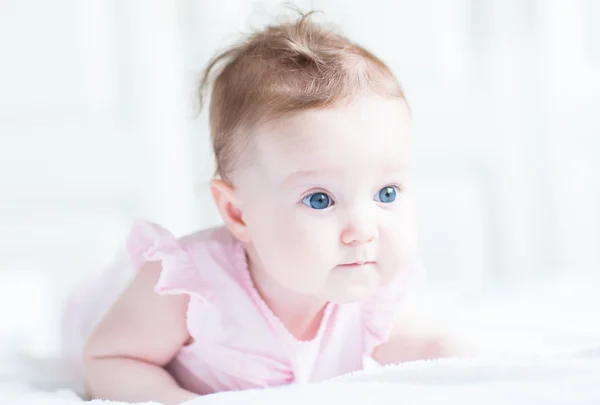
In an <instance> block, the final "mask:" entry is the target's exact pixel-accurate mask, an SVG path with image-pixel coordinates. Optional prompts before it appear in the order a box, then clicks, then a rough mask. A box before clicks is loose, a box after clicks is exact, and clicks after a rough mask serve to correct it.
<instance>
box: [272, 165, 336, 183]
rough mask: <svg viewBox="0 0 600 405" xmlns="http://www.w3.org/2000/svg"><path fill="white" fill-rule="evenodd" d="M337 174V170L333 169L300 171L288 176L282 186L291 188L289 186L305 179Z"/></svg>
mask: <svg viewBox="0 0 600 405" xmlns="http://www.w3.org/2000/svg"><path fill="white" fill-rule="evenodd" d="M335 172H336V170H333V169H325V170H299V171H297V172H294V173H292V174H290V175H289V176H287V177H286V178H285V179H284V180H283V182H282V183H281V184H283V185H285V186H289V185H291V184H294V183H297V182H298V181H300V180H302V179H305V178H310V177H317V176H323V175H327V174H332V173H335Z"/></svg>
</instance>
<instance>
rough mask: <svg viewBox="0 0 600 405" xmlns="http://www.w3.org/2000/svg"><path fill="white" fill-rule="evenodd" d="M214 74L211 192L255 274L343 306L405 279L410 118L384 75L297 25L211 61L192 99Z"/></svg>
mask: <svg viewBox="0 0 600 405" xmlns="http://www.w3.org/2000/svg"><path fill="white" fill-rule="evenodd" d="M219 65H221V66H222V67H221V68H220V69H219V71H218V72H215V69H216V66H219ZM213 75H214V76H215V78H214V84H213V88H212V93H211V103H210V127H211V137H212V142H213V148H214V152H215V155H216V165H217V178H216V179H215V180H214V181H213V183H212V186H211V189H212V193H213V197H214V199H215V202H216V204H217V206H218V208H219V211H220V213H221V216H222V218H223V220H224V222H225V225H226V226H227V227H228V228H229V230H230V231H231V232H232V233H233V234H234V235H235V236H236V237H237V238H238V239H239V240H241V241H242V242H244V244H245V246H246V249H247V252H248V257H249V260H250V264H251V271H252V273H253V276H254V277H255V278H260V279H261V280H268V282H271V283H273V282H274V283H277V284H278V285H280V286H282V287H284V288H286V289H288V290H290V291H293V292H295V293H301V294H306V295H309V296H316V297H319V298H323V299H326V300H329V301H333V302H350V301H354V300H357V299H361V298H364V297H366V296H368V295H370V294H372V293H373V292H374V291H376V289H377V288H379V287H380V286H382V285H384V284H386V283H388V282H389V281H391V280H392V279H393V278H394V277H395V276H397V275H398V274H402V273H403V272H408V271H409V270H408V269H409V268H410V266H411V264H412V262H413V258H414V252H415V245H416V232H415V226H414V225H415V224H414V214H413V208H414V207H413V206H414V203H413V197H412V185H411V180H410V172H411V153H410V114H409V109H408V106H407V103H406V100H405V98H404V95H403V92H402V89H401V87H400V85H399V83H398V82H397V80H396V79H395V77H394V75H393V74H392V73H391V71H390V69H389V68H388V67H387V66H386V65H385V64H384V63H383V62H382V61H381V60H379V59H378V58H376V57H375V56H374V55H372V54H371V53H369V52H368V51H366V50H365V49H363V48H361V47H360V46H358V45H356V44H354V43H352V42H350V41H349V40H348V39H346V38H345V37H343V36H341V35H339V34H337V33H334V32H332V31H328V30H326V29H325V28H323V27H322V26H319V25H317V24H315V23H313V22H311V20H310V15H305V16H302V17H301V18H299V19H298V20H297V21H294V22H292V23H287V24H282V25H276V26H270V27H268V28H266V29H265V30H263V31H260V32H258V33H255V34H253V35H252V36H250V37H249V38H248V39H247V40H246V41H244V42H243V43H241V44H239V45H238V46H237V47H234V48H231V49H230V50H228V51H226V52H224V53H223V54H221V55H219V56H217V58H216V59H215V60H214V62H213V63H211V65H209V68H208V69H207V73H206V76H205V78H204V81H203V86H202V88H201V92H202V90H204V87H206V86H207V83H208V82H209V77H212V76H213ZM201 94H202V93H201Z"/></svg>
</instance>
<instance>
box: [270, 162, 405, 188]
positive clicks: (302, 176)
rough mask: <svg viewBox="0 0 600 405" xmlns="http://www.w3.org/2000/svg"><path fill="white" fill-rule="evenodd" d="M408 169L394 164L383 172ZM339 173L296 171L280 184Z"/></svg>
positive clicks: (337, 171)
mask: <svg viewBox="0 0 600 405" xmlns="http://www.w3.org/2000/svg"><path fill="white" fill-rule="evenodd" d="M408 168H409V167H408V166H407V165H405V164H394V165H390V166H388V167H386V168H385V171H390V172H404V171H406V170H408ZM341 171H342V170H339V169H323V170H298V171H297V172H294V173H292V174H290V175H289V176H287V177H286V178H285V179H284V180H283V181H282V183H281V184H282V185H284V186H289V185H291V184H295V183H297V182H298V181H301V180H302V179H305V178H310V177H317V176H323V175H331V174H335V173H339V172H341Z"/></svg>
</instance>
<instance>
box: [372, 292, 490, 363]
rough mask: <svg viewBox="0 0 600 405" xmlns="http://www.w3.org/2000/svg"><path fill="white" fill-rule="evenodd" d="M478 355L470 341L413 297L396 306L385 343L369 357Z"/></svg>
mask: <svg viewBox="0 0 600 405" xmlns="http://www.w3.org/2000/svg"><path fill="white" fill-rule="evenodd" d="M481 354H482V351H481V349H480V348H477V347H476V346H475V345H474V344H473V342H469V341H468V340H467V339H466V338H465V337H463V336H459V335H458V334H456V333H451V332H450V328H448V327H445V326H443V325H442V322H440V321H439V320H437V319H435V318H434V317H433V316H432V315H431V314H430V313H429V312H428V311H426V310H425V306H424V305H423V304H422V303H421V302H419V301H418V300H417V299H416V298H414V297H411V298H409V299H407V300H406V301H405V302H404V303H403V304H402V305H401V307H400V309H399V311H398V313H397V314H396V318H395V321H394V326H393V328H392V330H391V333H390V336H389V339H388V341H387V342H385V343H383V344H382V345H381V346H379V347H378V348H377V349H376V350H375V352H374V353H373V358H374V359H375V360H376V361H377V362H378V363H381V364H398V363H402V362H407V361H415V360H426V359H436V358H444V357H472V356H479V355H481Z"/></svg>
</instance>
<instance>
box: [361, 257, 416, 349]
mask: <svg viewBox="0 0 600 405" xmlns="http://www.w3.org/2000/svg"><path fill="white" fill-rule="evenodd" d="M424 277H425V272H424V269H423V267H422V265H421V264H420V263H419V262H418V261H414V262H413V263H411V264H410V265H407V268H406V269H405V270H404V271H403V272H402V273H401V274H400V275H398V277H396V279H395V280H394V281H392V282H391V283H390V284H389V285H387V286H386V287H385V288H383V289H382V290H381V291H380V292H379V293H378V294H376V295H375V296H373V297H371V298H370V299H369V300H367V301H366V302H365V303H364V306H363V310H362V316H363V328H364V335H363V336H364V338H363V339H364V349H363V353H364V354H365V355H367V356H370V355H371V354H372V353H373V351H374V350H375V348H377V346H379V345H381V344H382V343H384V342H386V341H387V340H388V337H389V334H390V332H391V329H392V327H393V325H394V319H395V315H396V312H397V310H398V308H399V306H400V305H401V303H402V302H403V301H404V300H405V298H407V296H408V295H409V294H412V293H413V292H414V290H415V289H418V288H419V286H420V285H421V284H422V283H423V280H424Z"/></svg>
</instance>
